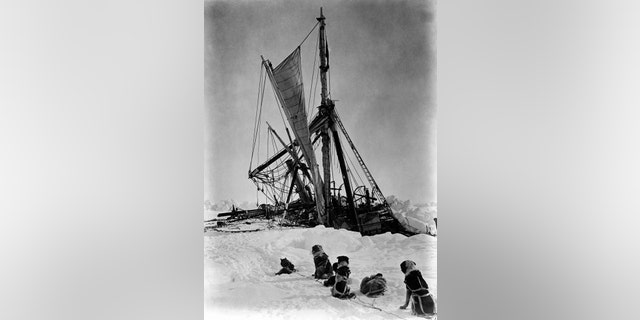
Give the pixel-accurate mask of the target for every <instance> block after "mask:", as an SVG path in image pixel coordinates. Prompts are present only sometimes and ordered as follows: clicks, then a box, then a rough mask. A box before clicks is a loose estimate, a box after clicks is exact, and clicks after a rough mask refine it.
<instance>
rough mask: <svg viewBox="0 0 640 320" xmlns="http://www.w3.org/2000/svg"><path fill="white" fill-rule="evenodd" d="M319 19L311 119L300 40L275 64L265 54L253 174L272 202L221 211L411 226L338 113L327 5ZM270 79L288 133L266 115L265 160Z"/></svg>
mask: <svg viewBox="0 0 640 320" xmlns="http://www.w3.org/2000/svg"><path fill="white" fill-rule="evenodd" d="M316 19H317V23H316V25H315V26H314V28H313V29H312V31H313V30H314V29H315V28H316V27H318V26H319V28H318V29H319V33H318V40H317V43H318V46H317V47H315V49H316V50H317V53H318V55H316V57H319V66H318V69H319V72H318V73H317V74H316V73H315V65H314V73H313V74H314V75H316V76H317V77H318V78H319V82H320V85H321V91H320V98H321V100H320V103H319V106H318V107H317V112H316V113H315V116H314V117H312V119H311V120H310V121H309V117H308V115H307V107H306V105H305V95H304V84H303V81H302V68H301V48H300V46H298V47H297V48H296V49H295V50H294V51H293V52H292V53H291V54H290V55H289V56H288V57H287V58H286V59H284V60H283V61H282V62H281V63H280V64H278V65H277V66H275V67H274V66H273V64H272V63H271V61H269V60H268V59H264V57H262V63H261V77H260V79H261V81H260V89H259V97H258V101H259V103H258V109H257V110H256V121H255V123H256V127H255V129H254V143H253V150H252V157H251V163H250V168H249V174H248V177H249V179H251V180H252V181H253V183H254V184H255V185H256V187H257V190H258V191H259V192H261V193H262V194H263V195H264V196H265V198H266V199H268V201H269V202H270V203H269V204H262V205H260V206H259V207H258V209H254V210H235V209H234V210H233V211H231V212H228V213H223V214H220V215H219V216H225V215H226V216H234V217H252V216H259V215H266V216H267V217H269V216H271V215H280V214H284V216H285V218H286V219H287V220H289V221H297V222H298V223H302V224H305V225H309V226H314V225H318V224H321V225H324V226H327V227H334V228H340V229H348V230H353V231H358V232H360V233H361V234H362V235H371V234H378V233H384V232H401V233H405V234H407V233H408V232H407V231H406V230H405V229H404V228H403V227H402V225H401V224H400V223H399V222H398V220H397V219H396V218H395V217H394V215H393V212H392V210H391V208H390V206H389V204H388V203H387V200H386V198H385V197H384V195H383V193H382V191H381V190H380V187H379V186H378V184H377V183H376V181H375V179H374V177H373V175H372V173H371V172H370V170H369V169H368V168H367V166H366V165H365V163H364V160H363V159H362V157H361V155H360V153H359V152H358V150H357V149H356V147H355V145H354V142H353V141H352V139H351V138H350V137H349V134H348V133H347V130H346V129H345V127H344V125H343V123H342V121H341V120H340V117H339V116H338V112H337V107H336V104H335V100H332V99H331V97H330V87H329V83H328V81H327V78H328V75H329V49H328V44H327V36H326V33H325V27H326V24H325V17H324V15H323V13H322V8H321V9H320V17H318V18H316ZM309 34H311V32H310V33H309ZM307 37H308V35H307ZM306 39H307V38H305V40H306ZM303 42H304V40H303ZM266 79H268V80H269V82H270V84H271V86H272V87H273V91H274V93H275V97H276V99H275V100H276V103H277V105H278V108H279V109H280V110H281V112H283V113H284V115H283V118H286V121H283V123H285V124H286V128H285V130H284V131H285V132H286V134H285V132H280V133H278V132H276V129H274V128H273V127H272V126H271V125H270V124H269V123H267V128H266V130H265V131H266V133H265V136H267V138H266V139H263V141H262V142H264V140H266V141H269V142H270V143H271V144H270V145H271V151H270V152H269V151H267V152H268V154H267V155H266V160H265V161H262V162H259V161H256V158H257V157H256V156H255V155H256V154H258V153H259V149H260V147H259V146H260V145H261V143H260V142H261V141H260V140H261V139H259V138H258V136H259V134H260V132H261V131H260V128H261V123H262V121H261V119H262V102H261V101H263V98H264V92H265V84H266V82H267V81H266ZM312 83H313V77H312ZM310 96H311V94H310ZM292 135H293V136H292ZM318 149H319V150H318ZM316 152H318V153H319V154H318V155H317V154H316ZM318 158H320V159H321V164H319V163H318V161H317V159H318ZM254 161H255V162H256V163H255V165H254ZM363 177H364V178H363Z"/></svg>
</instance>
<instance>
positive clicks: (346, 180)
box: [331, 125, 362, 232]
mask: <svg viewBox="0 0 640 320" xmlns="http://www.w3.org/2000/svg"><path fill="white" fill-rule="evenodd" d="M331 132H332V133H333V140H334V144H335V145H336V156H337V157H338V163H339V164H340V172H341V173H342V182H343V183H344V190H345V193H346V194H347V203H348V204H349V213H350V214H352V215H353V218H354V220H355V221H356V223H357V224H358V230H359V231H360V232H362V225H361V223H360V219H358V214H357V213H356V207H355V205H354V203H353V192H352V190H351V183H350V182H349V175H348V174H347V165H346V163H345V161H344V154H343V153H342V146H341V145H340V138H339V137H338V131H337V130H336V128H335V125H331Z"/></svg>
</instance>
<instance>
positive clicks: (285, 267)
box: [276, 258, 297, 276]
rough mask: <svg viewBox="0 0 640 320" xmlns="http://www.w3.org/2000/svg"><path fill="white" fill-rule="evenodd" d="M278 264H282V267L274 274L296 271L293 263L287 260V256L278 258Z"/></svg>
mask: <svg viewBox="0 0 640 320" xmlns="http://www.w3.org/2000/svg"><path fill="white" fill-rule="evenodd" d="M280 266H282V269H280V271H278V272H277V273H276V276H277V275H281V274H283V273H286V274H290V273H293V272H296V271H297V270H296V267H295V266H294V265H293V263H291V261H289V260H287V258H284V259H280Z"/></svg>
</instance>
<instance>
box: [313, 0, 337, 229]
mask: <svg viewBox="0 0 640 320" xmlns="http://www.w3.org/2000/svg"><path fill="white" fill-rule="evenodd" d="M316 19H318V22H320V31H319V32H320V40H319V41H318V42H319V48H318V51H320V82H321V84H322V90H321V91H320V96H321V98H322V101H321V102H320V113H321V114H322V115H324V116H325V117H327V118H329V119H330V117H329V116H328V115H329V113H330V111H331V110H330V109H329V106H328V104H327V102H329V103H331V101H327V100H329V98H328V91H329V90H328V89H327V70H328V69H329V64H328V61H327V60H328V59H327V39H326V35H325V31H324V26H325V23H324V19H325V18H324V15H323V14H322V7H320V17H319V18H316ZM331 104H333V103H331ZM320 136H321V137H322V168H323V178H324V179H323V181H324V186H323V190H322V195H323V196H324V204H325V212H326V213H327V220H326V221H323V223H324V224H325V225H326V226H331V225H332V224H333V220H334V214H333V209H332V207H333V205H332V199H331V153H330V146H331V139H330V138H329V128H328V126H327V124H325V125H323V127H322V130H321V131H320Z"/></svg>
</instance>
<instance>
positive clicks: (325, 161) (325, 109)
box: [316, 7, 361, 228]
mask: <svg viewBox="0 0 640 320" xmlns="http://www.w3.org/2000/svg"><path fill="white" fill-rule="evenodd" d="M316 19H318V21H319V22H320V41H319V46H320V48H319V51H320V84H321V85H322V91H321V92H320V95H321V98H322V102H321V104H320V113H321V114H322V115H323V116H325V117H327V119H328V121H327V124H326V125H325V126H324V127H323V128H322V131H321V134H322V166H323V168H324V182H325V184H324V188H323V193H324V198H325V212H327V213H328V214H327V216H328V219H329V221H327V224H329V223H330V222H331V220H332V219H333V217H334V212H333V210H332V203H331V202H332V201H331V189H330V185H331V155H330V151H329V150H330V144H331V138H330V136H329V131H331V133H332V134H333V140H334V141H333V143H334V144H335V147H336V156H337V158H338V163H339V164H340V171H341V173H342V180H343V182H344V186H345V193H346V196H347V203H348V204H349V210H348V215H350V216H351V219H352V221H354V222H356V223H357V224H358V228H361V225H360V222H359V221H358V216H357V213H356V210H355V204H354V201H353V192H352V189H351V184H350V182H349V176H348V172H347V168H346V163H345V161H344V155H343V153H342V146H341V145H340V139H339V137H338V132H337V130H336V126H335V121H334V118H335V117H337V115H336V114H335V111H334V104H333V101H331V99H329V93H328V91H329V90H328V88H327V71H328V70H329V50H327V36H326V34H325V30H324V29H325V23H324V19H325V18H324V15H323V14H322V7H321V8H320V17H319V18H316ZM339 200H340V199H338V203H339V202H340V201H339Z"/></svg>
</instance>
